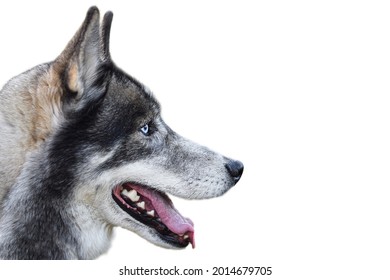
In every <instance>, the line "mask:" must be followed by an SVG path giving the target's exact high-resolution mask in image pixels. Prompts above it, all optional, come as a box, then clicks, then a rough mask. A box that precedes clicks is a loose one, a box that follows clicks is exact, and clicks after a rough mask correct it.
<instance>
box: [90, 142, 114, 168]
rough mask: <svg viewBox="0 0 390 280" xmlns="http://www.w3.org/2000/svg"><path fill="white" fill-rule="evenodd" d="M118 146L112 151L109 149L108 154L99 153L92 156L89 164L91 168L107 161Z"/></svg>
mask: <svg viewBox="0 0 390 280" xmlns="http://www.w3.org/2000/svg"><path fill="white" fill-rule="evenodd" d="M117 148H118V146H115V147H114V148H113V149H111V150H110V151H109V152H107V153H104V152H101V153H100V154H97V155H94V156H93V157H91V158H90V160H89V161H90V164H91V165H92V166H96V167H98V166H100V165H101V164H103V163H105V162H106V161H107V160H109V159H110V158H111V157H112V156H113V155H114V154H115V152H116V150H117Z"/></svg>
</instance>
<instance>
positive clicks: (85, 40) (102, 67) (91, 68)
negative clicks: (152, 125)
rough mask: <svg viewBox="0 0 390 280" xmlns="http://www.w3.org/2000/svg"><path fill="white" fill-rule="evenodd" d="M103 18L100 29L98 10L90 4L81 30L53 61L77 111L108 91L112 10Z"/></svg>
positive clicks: (85, 107)
mask: <svg viewBox="0 0 390 280" xmlns="http://www.w3.org/2000/svg"><path fill="white" fill-rule="evenodd" d="M104 18H105V20H104V21H103V28H102V29H101V30H100V15H99V10H98V9H97V8H96V7H91V8H90V9H89V10H88V12H87V15H86V17H85V20H84V22H83V24H82V25H81V27H80V29H79V30H78V31H77V33H76V34H75V35H74V37H73V38H72V40H71V41H70V42H69V43H68V45H67V47H66V48H65V50H64V51H63V52H62V54H61V55H60V56H59V57H58V58H57V60H56V61H55V62H54V67H55V68H56V70H57V71H58V73H61V75H62V80H63V82H64V83H65V88H67V90H66V91H67V92H68V95H71V96H66V99H67V100H70V101H72V102H70V103H71V104H72V105H73V106H72V109H73V110H76V111H80V110H84V109H88V108H89V107H90V106H93V105H94V104H96V103H97V102H99V101H100V100H101V99H102V97H104V95H105V92H106V87H107V80H108V79H107V75H108V73H107V64H108V63H111V59H110V54H109V34H110V26H111V21H112V13H108V15H107V14H106V16H105V17H104ZM70 93H73V94H70ZM65 94H67V93H65Z"/></svg>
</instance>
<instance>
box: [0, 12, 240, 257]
mask: <svg viewBox="0 0 390 280" xmlns="http://www.w3.org/2000/svg"><path fill="white" fill-rule="evenodd" d="M112 17H113V15H112V13H111V12H107V13H106V14H105V15H104V18H103V20H102V21H101V22H100V16H99V10H98V9H97V8H96V7H92V8H90V9H89V11H88V13H87V15H86V18H85V21H84V23H83V24H82V26H81V27H80V29H79V30H78V32H77V33H76V34H75V36H74V37H73V39H72V40H71V41H70V42H69V44H68V45H67V47H66V48H65V50H64V51H63V52H62V53H61V54H60V56H58V58H57V59H56V60H54V61H53V62H51V63H47V64H42V65H39V66H37V67H35V68H33V69H31V70H29V71H27V72H25V73H23V74H21V75H19V76H17V77H15V78H13V79H11V80H10V81H9V82H8V83H7V84H6V85H5V86H4V88H3V89H2V91H1V92H0V156H1V161H0V203H1V204H0V205H1V206H0V259H93V258H96V257H98V256H99V255H101V254H102V253H104V252H106V251H107V250H108V247H109V244H110V239H111V236H112V231H113V228H114V227H115V226H120V227H122V228H125V229H128V230H131V231H133V232H135V233H137V234H138V235H140V236H141V237H143V238H145V239H146V240H148V241H150V242H152V243H154V244H156V245H159V246H162V247H165V248H184V247H186V246H187V245H188V244H190V243H191V245H192V247H194V246H195V241H194V225H193V223H192V221H191V220H190V219H188V218H185V217H183V216H182V215H181V214H180V213H179V211H178V210H176V209H175V207H174V206H173V204H172V202H171V200H170V199H169V197H168V195H167V193H168V194H172V195H175V196H178V197H182V198H185V199H204V198H212V197H216V196H220V195H222V194H224V193H225V192H226V191H228V190H229V189H230V188H231V187H232V186H234V185H235V184H236V183H237V182H238V180H239V179H240V177H241V175H242V172H243V164H242V163H241V162H240V161H236V160H232V159H229V158H226V157H224V156H222V155H220V154H217V153H215V152H212V151H210V150H209V149H207V148H205V147H203V146H199V145H197V144H195V143H193V142H191V141H189V140H187V139H184V138H183V137H181V136H179V135H178V134H176V133H175V132H174V131H173V130H172V129H171V128H169V126H168V125H167V124H165V123H164V121H163V120H162V119H161V116H160V105H159V103H158V102H157V101H156V99H155V98H154V96H153V94H152V93H151V92H150V91H149V90H148V89H147V88H146V87H145V86H143V85H142V84H141V83H140V82H138V81H137V80H135V79H134V78H132V77H131V76H129V75H128V74H126V73H125V72H123V71H122V70H121V69H119V68H118V67H116V66H115V64H114V63H113V62H112V60H111V57H110V51H109V36H110V27H111V22H112Z"/></svg>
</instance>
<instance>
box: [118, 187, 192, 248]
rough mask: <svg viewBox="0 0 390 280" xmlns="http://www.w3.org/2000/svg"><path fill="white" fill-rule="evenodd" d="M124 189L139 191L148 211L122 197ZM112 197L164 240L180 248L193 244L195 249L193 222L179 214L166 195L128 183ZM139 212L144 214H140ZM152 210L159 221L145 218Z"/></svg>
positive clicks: (119, 188)
mask: <svg viewBox="0 0 390 280" xmlns="http://www.w3.org/2000/svg"><path fill="white" fill-rule="evenodd" d="M124 189H126V190H128V191H129V190H135V191H137V193H138V194H139V195H140V196H141V197H142V200H143V201H145V204H146V209H139V208H138V206H137V205H138V204H134V203H131V202H130V200H129V199H126V197H122V196H121V192H122V191H123V190H124ZM112 195H113V198H114V200H115V201H116V202H117V204H118V205H119V206H120V207H121V208H122V209H123V210H125V211H126V212H127V213H128V214H130V215H131V216H132V217H133V218H135V219H136V220H138V221H140V222H142V223H143V224H145V225H147V226H150V227H152V228H154V229H155V230H156V231H157V232H158V234H159V235H160V237H162V238H163V239H164V240H166V241H168V242H169V243H171V244H172V245H175V246H178V247H186V246H187V245H188V243H191V245H192V248H195V240H194V228H193V225H194V224H193V222H192V221H191V220H190V219H188V218H184V217H183V216H182V215H181V214H180V213H179V211H178V210H177V209H176V208H175V207H174V205H173V203H172V201H171V200H170V198H169V197H168V196H167V195H166V194H165V193H163V192H160V191H158V190H156V189H153V188H150V187H148V186H144V185H139V184H137V183H128V182H127V183H124V184H122V185H119V186H117V187H115V188H114V190H113V193H112ZM124 198H125V199H124ZM125 200H126V201H125ZM128 202H130V204H129V203H128ZM137 208H138V209H137ZM137 210H138V211H137ZM139 210H141V212H142V213H139V212H140V211H139ZM150 210H155V212H156V215H157V216H158V219H154V218H150V217H147V216H145V214H146V212H147V211H150ZM143 212H145V213H143Z"/></svg>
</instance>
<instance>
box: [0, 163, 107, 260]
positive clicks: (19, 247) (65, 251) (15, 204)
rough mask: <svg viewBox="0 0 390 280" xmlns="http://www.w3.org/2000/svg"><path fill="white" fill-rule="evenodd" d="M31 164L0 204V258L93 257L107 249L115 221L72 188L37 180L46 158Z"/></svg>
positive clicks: (46, 180)
mask: <svg viewBox="0 0 390 280" xmlns="http://www.w3.org/2000/svg"><path fill="white" fill-rule="evenodd" d="M34 162H37V161H34ZM38 162H39V161H38ZM29 167H30V168H27V171H26V170H25V171H24V172H23V174H21V176H20V177H19V178H18V179H19V181H18V182H17V183H16V184H15V185H14V186H13V187H12V188H11V189H10V191H9V193H8V195H7V196H6V198H5V200H4V201H3V204H2V211H1V212H2V214H1V217H0V259H94V258H97V257H98V256H100V255H101V254H102V253H104V252H106V251H107V250H108V248H109V245H110V239H111V236H112V226H111V225H108V224H107V223H106V222H105V221H104V219H102V218H101V217H99V216H98V215H97V214H96V213H95V211H94V210H93V208H91V207H89V206H88V204H85V203H84V202H83V201H80V200H77V199H74V195H73V194H72V193H69V194H67V195H66V196H64V195H63V194H58V193H57V191H56V190H53V189H51V188H50V186H51V183H52V182H51V181H50V179H45V178H44V176H43V179H42V177H41V178H40V179H38V178H37V176H36V174H38V172H37V170H38V169H37V168H39V169H40V172H41V173H43V174H44V173H45V171H44V170H42V169H43V167H42V162H41V163H40V164H33V165H32V166H29ZM22 182H23V183H22Z"/></svg>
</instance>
